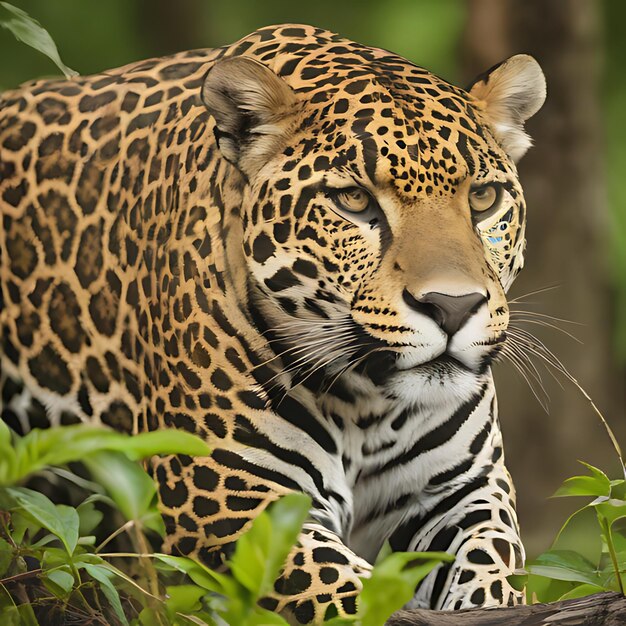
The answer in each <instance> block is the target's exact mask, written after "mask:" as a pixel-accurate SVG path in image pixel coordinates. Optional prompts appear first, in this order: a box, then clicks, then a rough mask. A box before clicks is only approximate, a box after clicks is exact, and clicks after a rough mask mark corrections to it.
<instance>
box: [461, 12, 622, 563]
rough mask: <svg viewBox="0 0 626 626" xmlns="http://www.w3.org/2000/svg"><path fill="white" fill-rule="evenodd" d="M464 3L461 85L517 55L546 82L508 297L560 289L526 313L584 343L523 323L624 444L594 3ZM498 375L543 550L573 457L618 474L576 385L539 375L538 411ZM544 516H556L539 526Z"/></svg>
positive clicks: (530, 525)
mask: <svg viewBox="0 0 626 626" xmlns="http://www.w3.org/2000/svg"><path fill="white" fill-rule="evenodd" d="M467 5H468V19H467V24H466V31H465V38H464V43H463V46H462V59H463V64H464V74H465V76H466V77H467V78H468V79H469V78H470V77H472V76H474V75H476V74H477V73H479V72H482V71H484V70H485V69H486V68H488V67H491V66H492V65H494V64H495V63H498V62H500V61H502V60H503V59H505V58H507V57H508V56H510V55H512V54H517V53H521V52H523V53H528V54H531V55H533V56H534V57H535V58H536V59H537V60H538V61H539V63H540V65H541V66H542V68H543V70H544V72H545V74H546V79H547V83H548V99H547V101H546V104H545V106H544V108H543V109H542V110H541V111H540V112H539V113H538V114H537V116H536V117H535V118H533V119H532V120H530V122H529V124H528V131H529V133H530V134H531V136H532V137H533V138H534V140H535V144H536V145H535V147H533V148H532V149H531V150H530V151H529V153H528V154H527V155H526V156H525V157H524V158H523V159H522V161H521V163H520V168H519V169H520V178H521V181H522V185H523V186H524V189H525V193H526V200H527V204H528V230H527V238H528V247H527V250H526V267H525V269H524V270H523V272H522V273H521V275H520V277H519V278H518V281H517V283H516V285H515V286H514V287H513V289H512V293H511V295H512V297H515V296H517V295H520V294H524V293H528V292H531V291H534V290H537V289H540V288H543V287H547V286H556V288H555V289H554V290H552V291H548V292H545V293H541V294H537V295H535V296H533V297H530V298H528V300H529V301H532V302H537V303H540V305H539V306H534V305H533V306H531V307H529V308H532V309H533V310H536V311H540V312H543V313H549V314H551V315H555V316H557V317H560V318H565V319H570V320H575V321H576V322H579V323H582V324H583V325H582V326H576V325H569V324H566V325H563V324H561V323H560V322H552V321H551V320H547V321H548V322H550V323H555V324H557V325H561V326H565V328H566V329H567V330H568V331H570V332H571V333H573V334H574V335H576V336H577V337H578V338H579V339H580V340H581V341H582V342H583V345H580V344H577V343H575V342H573V341H571V340H570V339H569V338H568V337H567V336H565V335H563V334H561V333H559V332H558V331H555V330H552V329H543V328H541V327H538V326H536V325H532V326H530V325H529V326H526V327H527V328H528V330H530V331H531V332H533V334H536V335H538V336H539V337H540V338H541V339H543V340H544V341H545V343H546V345H547V346H548V347H549V348H550V349H551V350H552V351H553V352H554V353H555V354H556V355H557V356H559V358H560V359H561V360H562V362H563V363H564V364H565V366H566V367H567V368H568V369H569V371H570V372H571V373H572V375H573V376H574V377H575V378H576V379H578V380H579V381H580V383H581V384H582V385H583V387H585V389H586V390H587V391H588V393H589V394H590V395H591V397H592V398H594V400H595V402H596V404H598V406H599V407H600V409H601V410H603V412H604V413H605V416H606V418H607V420H608V421H609V423H611V424H612V426H613V428H614V430H615V431H616V433H617V435H618V438H621V439H622V440H623V438H624V434H625V430H624V420H623V415H624V407H623V404H622V403H623V399H622V398H620V391H619V385H620V381H622V384H623V372H622V373H621V375H620V372H619V367H618V363H617V357H616V355H615V353H614V352H613V350H612V345H613V337H614V329H613V321H614V315H613V311H614V301H613V293H612V291H611V268H610V266H609V259H608V253H609V249H608V248H609V246H608V243H609V236H608V223H609V220H608V205H607V197H606V184H605V179H604V164H603V148H604V147H603V145H602V141H601V137H602V133H603V129H602V124H601V121H602V112H601V107H600V77H601V53H602V32H601V27H600V25H601V14H600V5H599V3H598V2H597V1H596V0H524V2H519V1H514V0H468V3H467ZM513 306H515V305H513ZM546 330H547V331H549V332H546ZM546 374H547V372H546ZM557 376H559V375H558V374H557ZM496 377H497V378H498V379H499V381H498V390H499V394H498V396H499V401H500V414H501V416H502V417H501V419H502V422H503V430H504V440H505V448H506V451H507V457H508V463H509V467H510V469H511V472H512V474H513V478H514V480H515V483H516V486H517V492H518V503H519V512H520V521H521V524H522V533H523V536H525V541H526V544H527V547H528V548H529V552H530V553H531V554H532V553H533V552H536V551H537V550H543V549H545V548H546V547H547V543H548V541H549V540H550V539H551V538H553V537H554V535H555V534H556V531H557V529H558V526H559V525H560V523H562V521H563V520H564V514H565V510H570V511H571V508H572V506H571V504H570V503H568V502H566V503H564V505H565V509H564V508H563V506H562V505H556V504H554V501H553V502H552V503H550V504H547V503H546V501H545V498H546V497H547V496H549V495H550V494H551V493H552V492H554V491H555V489H556V488H557V487H558V486H559V484H560V483H561V481H562V480H563V479H564V478H566V477H567V476H570V475H572V474H574V473H580V471H581V470H582V468H581V467H580V466H579V465H577V463H576V459H583V460H585V461H588V462H590V463H592V464H598V465H599V466H600V467H602V468H603V469H605V470H609V471H611V470H612V471H613V472H614V476H615V475H617V474H618V472H617V469H616V468H617V467H618V466H617V463H616V462H615V459H616V455H615V454H614V453H613V451H612V449H611V447H610V444H609V440H608V438H607V435H606V433H605V431H604V429H603V427H602V425H601V424H600V421H599V420H598V418H597V417H596V416H595V415H594V413H593V411H592V409H591V407H590V405H589V403H588V402H586V401H585V400H584V399H583V398H582V396H581V394H580V393H579V391H578V390H577V389H576V387H575V386H574V385H573V384H571V383H569V382H567V381H565V382H563V389H560V388H559V387H557V386H556V385H555V384H554V382H553V381H551V380H550V378H551V376H550V375H549V374H547V375H544V376H543V378H544V382H546V383H548V384H547V385H546V387H547V389H548V391H549V393H550V396H551V401H550V403H549V411H550V415H549V416H546V415H545V413H544V412H543V410H542V409H541V407H540V406H539V404H538V403H537V401H536V400H535V399H534V398H533V396H532V394H531V392H530V391H529V389H528V387H527V386H526V384H525V383H524V381H523V380H521V379H520V378H519V377H517V376H516V375H515V373H514V371H513V368H512V367H510V366H505V365H503V366H499V367H498V368H497V370H496ZM546 379H547V380H546ZM561 380H563V379H562V378H561ZM620 404H622V405H621V406H620ZM583 472H584V470H583ZM540 511H546V513H545V514H543V513H539V512H540ZM548 518H551V520H554V521H549V522H548V523H547V522H546V520H547V519H548Z"/></svg>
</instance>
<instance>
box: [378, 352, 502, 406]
mask: <svg viewBox="0 0 626 626" xmlns="http://www.w3.org/2000/svg"><path fill="white" fill-rule="evenodd" d="M489 371H490V369H489V366H488V365H486V366H485V365H484V366H482V367H481V368H480V369H471V368H470V367H468V366H467V365H465V364H463V363H461V362H460V361H458V360H457V359H455V358H453V357H451V356H448V355H443V356H440V357H437V358H435V359H432V360H431V361H427V362H426V363H423V364H421V365H417V366H415V367H412V368H410V369H405V370H397V371H396V372H395V373H394V375H393V376H391V377H390V378H389V380H388V381H387V388H388V389H389V391H391V392H392V393H393V394H394V396H396V397H398V398H402V400H403V401H405V402H407V403H408V404H414V405H415V406H417V407H423V408H427V409H428V408H438V407H450V406H451V405H460V404H461V403H462V402H465V401H466V400H467V399H468V398H469V397H471V396H472V395H473V394H474V393H476V391H477V390H478V389H479V388H480V387H481V385H482V383H483V382H484V380H485V378H486V377H487V376H488V374H489Z"/></svg>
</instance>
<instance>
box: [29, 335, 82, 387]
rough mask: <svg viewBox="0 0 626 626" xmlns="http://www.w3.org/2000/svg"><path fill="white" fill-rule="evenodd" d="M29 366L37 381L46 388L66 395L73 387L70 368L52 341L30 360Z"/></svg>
mask: <svg viewBox="0 0 626 626" xmlns="http://www.w3.org/2000/svg"><path fill="white" fill-rule="evenodd" d="M28 368H29V370H30V373H31V374H32V376H33V377H34V378H35V380H36V381H37V383H38V384H39V385H41V386H42V387H45V388H46V389H50V390H52V391H54V392H56V393H58V394H61V395H65V394H67V393H69V391H70V389H71V388H72V375H71V374H70V371H69V368H68V367H67V364H66V363H65V361H64V360H63V359H62V358H61V355H60V354H59V353H58V352H57V351H56V349H55V348H54V347H53V346H52V344H50V343H48V344H46V345H45V346H44V347H43V348H42V350H41V352H39V354H38V355H37V356H35V357H33V358H31V359H29V360H28Z"/></svg>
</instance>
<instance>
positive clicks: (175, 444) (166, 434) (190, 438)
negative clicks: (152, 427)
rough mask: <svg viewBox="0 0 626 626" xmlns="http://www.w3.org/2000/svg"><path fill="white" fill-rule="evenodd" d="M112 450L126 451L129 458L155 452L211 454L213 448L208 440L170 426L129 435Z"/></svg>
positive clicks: (145, 456) (149, 454) (143, 457)
mask: <svg viewBox="0 0 626 626" xmlns="http://www.w3.org/2000/svg"><path fill="white" fill-rule="evenodd" d="M109 449H110V450H119V451H120V452H124V454H126V455H127V456H128V457H129V458H131V459H135V460H139V459H146V458H148V457H151V456H153V455H155V454H187V455H189V456H209V455H210V454H211V448H209V446H208V444H207V443H206V441H204V440H202V439H200V437H198V436H196V435H192V434H191V433H187V432H185V431H184V430H177V429H175V428H169V429H165V430H156V431H154V432H150V433H140V434H139V435H134V436H133V437H127V438H125V439H124V441H120V442H119V443H117V444H116V446H115V447H110V448H109Z"/></svg>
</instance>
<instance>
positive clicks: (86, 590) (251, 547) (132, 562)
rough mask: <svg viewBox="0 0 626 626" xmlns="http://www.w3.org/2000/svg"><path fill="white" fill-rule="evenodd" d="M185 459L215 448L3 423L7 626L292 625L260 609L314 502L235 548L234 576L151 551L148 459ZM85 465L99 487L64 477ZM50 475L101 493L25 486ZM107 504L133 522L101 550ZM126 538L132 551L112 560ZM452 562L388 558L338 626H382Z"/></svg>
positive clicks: (295, 503)
mask: <svg viewBox="0 0 626 626" xmlns="http://www.w3.org/2000/svg"><path fill="white" fill-rule="evenodd" d="M177 453H180V454H189V455H206V454H209V450H208V448H207V446H206V443H204V442H203V441H201V440H199V439H198V438H196V437H194V436H192V435H189V434H187V433H184V432H180V431H175V430H168V431H161V432H155V433H145V434H141V435H135V436H133V437H129V436H127V435H123V434H120V433H116V432H113V431H110V430H107V429H103V428H95V427H93V426H88V425H78V426H65V427H58V428H55V429H51V430H33V431H31V432H30V433H29V434H27V435H26V436H24V437H18V436H16V435H15V434H12V432H11V431H10V430H9V428H8V427H7V426H6V424H4V423H2V422H0V616H1V618H2V619H1V620H0V623H2V624H3V626H4V624H5V623H6V624H25V625H27V626H30V625H31V624H32V625H36V624H39V623H46V622H47V621H49V620H50V616H51V615H52V614H53V613H54V612H63V613H65V615H66V616H67V617H73V618H75V619H77V620H84V621H90V622H91V623H95V624H111V625H113V626H118V625H123V626H157V625H161V626H165V625H173V626H177V625H181V626H182V625H185V624H208V625H210V626H213V625H215V626H223V625H224V624H246V625H250V626H255V625H257V624H258V625H260V624H287V622H286V621H285V620H284V619H283V618H282V617H280V616H279V615H277V614H275V613H271V612H269V611H267V610H265V609H263V608H262V607H261V606H260V605H259V604H258V602H259V600H260V599H261V598H262V597H264V596H266V595H267V594H269V593H270V592H271V590H272V588H273V585H274V581H275V580H276V578H277V577H278V575H279V572H280V570H281V568H282V566H283V564H284V562H285V560H286V558H287V555H288V553H289V551H290V550H291V548H292V546H293V545H294V544H295V542H296V540H297V537H298V534H299V533H300V530H301V528H302V524H303V522H304V520H305V518H306V517H307V515H308V511H309V508H310V505H311V502H310V498H308V496H305V495H304V494H299V493H295V494H290V495H288V496H285V497H284V498H282V499H281V500H279V501H277V502H275V503H273V504H271V505H270V506H269V507H268V508H267V510H266V511H265V512H263V513H262V514H261V515H259V516H258V517H257V518H256V519H255V520H254V522H253V523H252V525H251V528H250V530H249V531H248V532H247V533H246V534H245V535H243V536H242V537H241V538H240V539H239V541H238V542H237V546H236V548H235V551H234V553H233V555H232V557H231V558H230V561H229V563H228V565H229V573H228V574H223V573H217V572H215V571H212V570H210V569H208V568H207V567H205V566H204V565H203V564H201V563H198V562H196V561H194V560H192V559H190V558H184V557H177V556H170V555H166V554H161V553H153V552H152V549H151V546H150V542H149V538H148V534H147V533H150V532H153V533H154V532H156V533H157V534H158V535H163V533H164V528H163V523H162V520H161V517H160V515H159V513H158V510H157V507H156V489H155V486H154V483H153V481H152V480H151V479H150V478H149V477H148V475H147V474H146V473H145V471H144V469H143V468H142V467H141V465H140V464H139V462H138V461H140V460H141V459H142V458H144V457H149V456H152V455H153V454H177ZM79 459H82V460H83V463H84V465H85V467H86V468H87V469H88V471H89V474H90V478H91V480H90V481H87V480H85V479H79V478H78V477H77V476H76V475H75V474H74V473H72V472H71V471H68V470H67V469H60V468H59V466H64V465H66V464H67V463H70V462H72V461H76V460H79ZM50 467H54V468H55V470H54V471H55V472H56V473H57V475H59V476H61V477H63V478H69V479H71V480H74V481H79V482H80V484H81V485H83V486H87V487H89V488H90V489H92V490H93V491H94V493H92V494H91V495H89V496H88V497H87V498H85V499H84V501H83V502H82V503H80V504H79V505H78V506H77V507H71V506H68V505H64V504H54V503H53V502H52V501H51V500H50V499H49V498H48V497H46V496H45V495H44V494H42V493H39V492H37V491H35V490H33V489H29V488H27V487H24V486H19V483H23V482H24V481H25V480H26V479H27V478H29V477H31V476H32V475H33V474H35V473H41V472H49V471H50V469H49V468H50ZM94 481H95V482H94ZM103 504H104V505H107V506H109V507H114V508H115V509H116V510H117V511H119V512H121V513H122V514H123V517H124V519H125V520H126V521H125V522H124V523H123V524H122V526H120V527H119V528H117V529H116V530H114V531H113V532H112V533H111V534H110V535H109V536H107V537H105V538H104V539H103V540H102V541H101V542H100V543H99V544H98V543H97V541H96V536H97V535H98V534H100V528H101V523H102V520H103V514H102V512H101V510H100V508H99V507H101V506H102V505H103ZM123 533H127V534H128V535H129V537H130V541H131V543H132V545H133V551H130V552H105V551H104V548H105V546H107V545H109V544H110V542H111V541H112V540H113V539H114V538H115V537H116V536H118V535H121V534H123ZM450 559H452V557H451V556H450V555H447V554H445V553H424V554H422V553H394V554H391V555H389V556H388V557H386V558H385V559H383V560H382V561H381V562H380V563H379V564H378V565H377V566H376V567H375V568H374V571H373V574H372V576H371V578H369V579H365V580H364V581H363V591H362V593H361V596H360V601H359V605H358V609H359V611H358V614H357V615H355V616H353V617H350V618H348V619H346V618H339V617H336V618H334V619H331V620H330V621H329V622H328V623H329V624H331V625H334V626H339V625H340V624H361V625H362V626H377V625H378V624H382V623H383V622H384V621H385V620H386V619H387V617H389V615H391V613H393V612H394V611H395V610H397V609H399V608H401V607H402V606H403V605H404V604H405V603H406V602H407V601H408V600H409V599H410V598H411V597H412V595H413V593H414V589H415V586H416V585H417V583H418V582H419V581H420V580H421V579H422V578H423V577H424V576H426V574H428V573H429V572H430V571H431V570H432V569H433V568H434V567H436V566H437V565H438V564H440V563H441V562H443V561H448V560H450Z"/></svg>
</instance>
